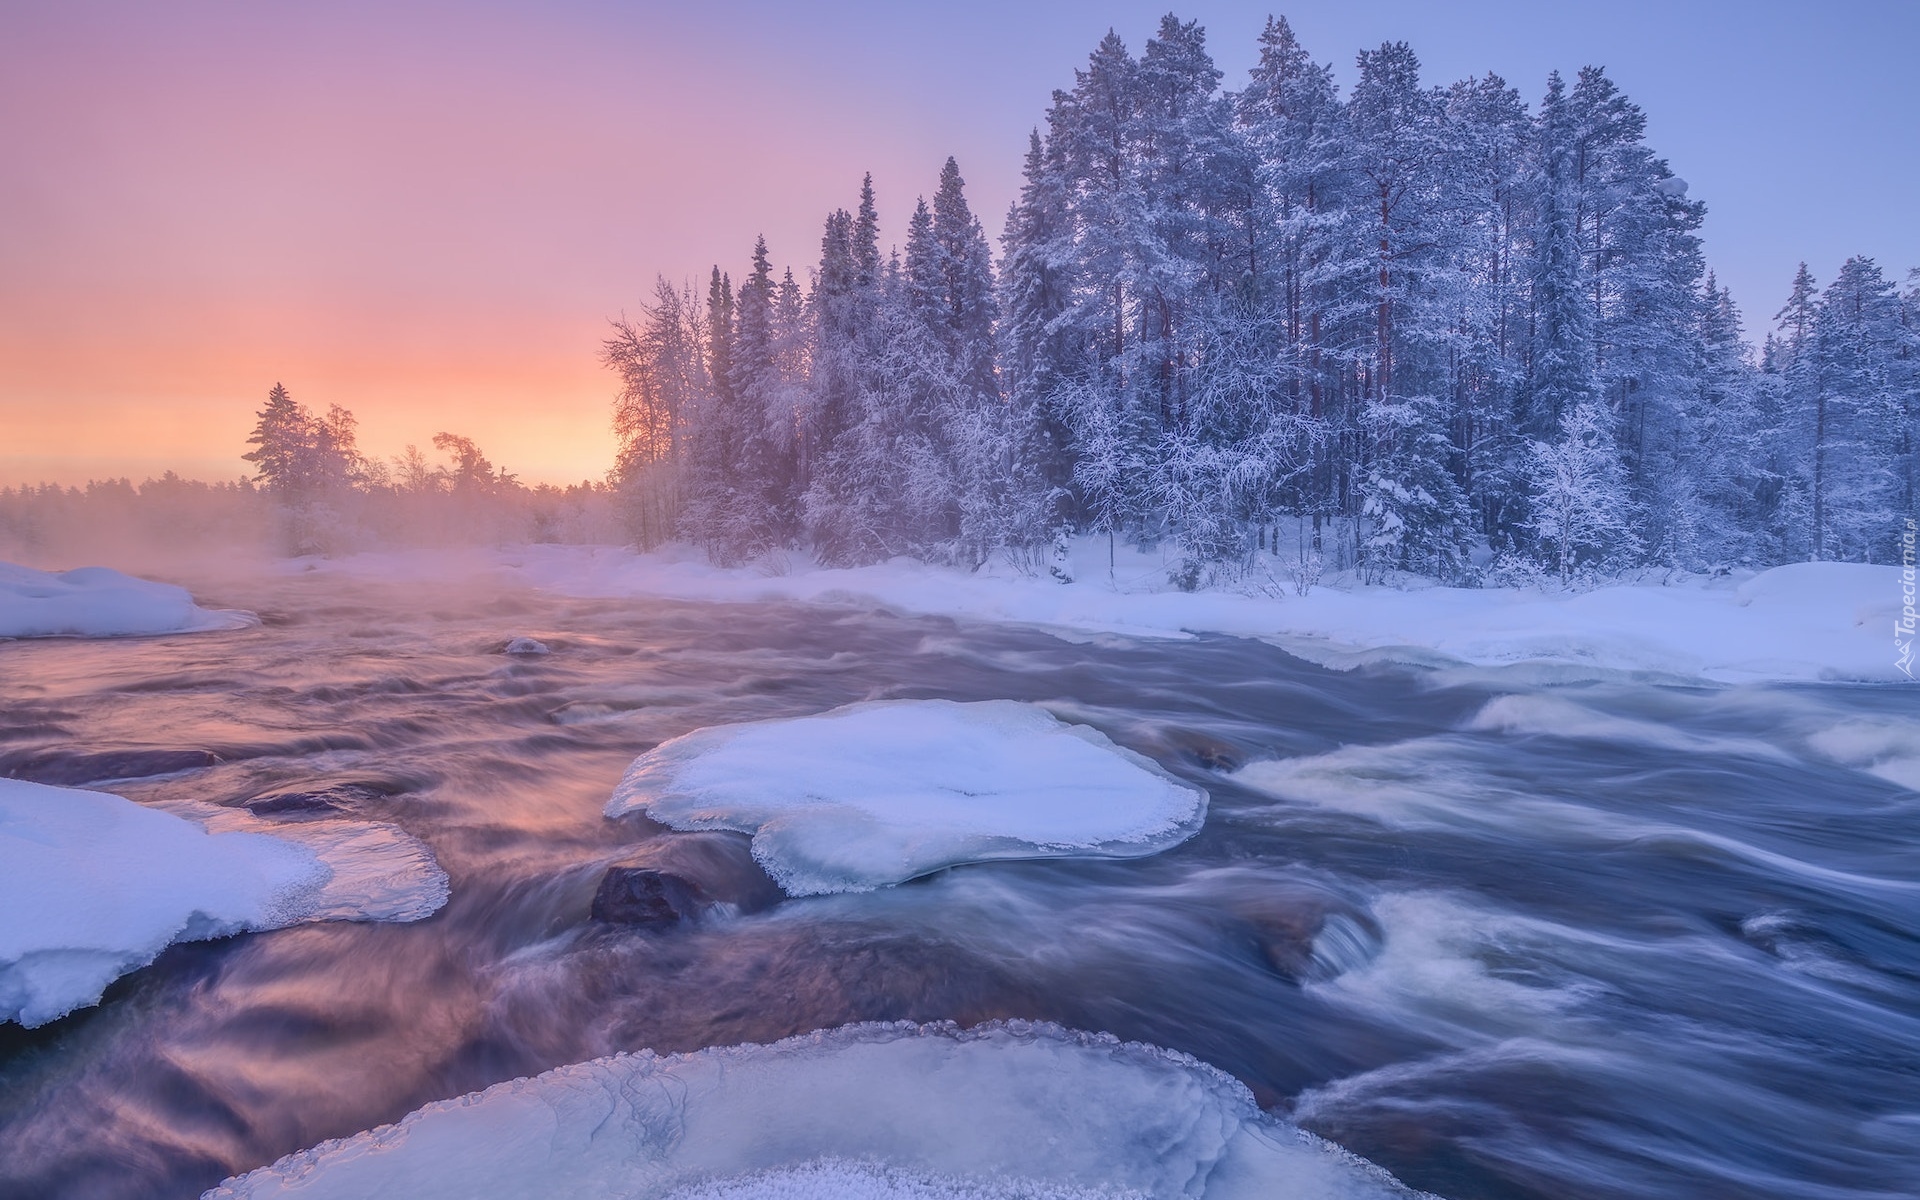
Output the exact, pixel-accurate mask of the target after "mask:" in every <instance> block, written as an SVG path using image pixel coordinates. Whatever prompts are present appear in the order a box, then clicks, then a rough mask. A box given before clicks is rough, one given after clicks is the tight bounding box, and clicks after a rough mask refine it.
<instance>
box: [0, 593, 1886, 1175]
mask: <svg viewBox="0 0 1920 1200" xmlns="http://www.w3.org/2000/svg"><path fill="white" fill-rule="evenodd" d="M197 590H198V591H199V592H200V593H201V596H202V600H203V602H205V603H214V604H225V605H233V606H238V607H245V608H250V609H254V610H256V611H258V612H260V613H261V615H262V617H263V624H262V625H261V626H260V627H258V628H255V629H250V630H245V631H242V632H239V633H233V634H212V635H191V636H180V637H168V638H153V639H141V640H125V641H40V642H20V643H13V644H0V774H5V773H10V774H16V775H19V776H21V777H24V778H35V779H40V780H42V781H44V782H52V783H62V784H69V785H75V786H98V787H104V788H106V789H107V790H112V791H116V792H119V793H120V794H123V795H126V796H128V797H130V798H132V799H135V800H139V801H144V802H173V801H179V800H188V799H191V800H201V801H210V802H215V803H225V804H235V803H241V802H245V801H248V800H250V799H254V798H257V797H260V796H263V795H273V794H275V793H285V792H287V791H289V790H293V791H300V792H305V793H309V794H311V793H313V792H314V791H316V790H322V789H326V788H328V787H331V788H332V790H331V791H329V792H326V794H325V795H324V796H323V797H322V798H323V799H324V800H325V802H326V803H328V804H330V805H332V806H333V810H334V811H337V812H339V813H344V814H349V815H352V816H356V817H364V818H370V819H377V820H382V821H390V822H394V823H397V824H399V825H401V826H403V827H404V828H405V829H407V830H408V831H410V832H411V833H413V834H415V835H416V836H418V837H419V838H421V839H423V840H424V841H425V842H427V843H428V844H429V845H430V846H431V847H432V849H433V852H434V853H435V855H436V856H437V857H438V859H439V861H440V863H441V865H442V866H443V867H444V868H445V869H446V871H447V873H448V875H449V877H450V879H451V886H452V899H451V901H450V902H449V903H448V905H447V907H446V908H445V909H444V910H443V911H442V912H440V913H439V914H438V915H436V916H435V917H433V918H431V919H429V920H426V921H423V922H420V923H418V924H413V925H382V924H352V923H330V924H316V925H307V926H302V927H298V928H293V929H287V930H282V931H277V932H272V933H265V934H251V935H246V936H242V937H236V938H229V939H224V940H221V941H217V942H210V943H197V944H189V945H182V946H176V947H174V948H173V949H171V950H169V951H168V952H166V953H165V954H164V955H163V956H162V957H161V959H160V960H159V961H158V962H156V963H155V964H154V965H153V966H151V967H149V968H147V969H145V970H143V971H140V972H137V973H135V974H134V975H132V976H130V977H128V978H127V979H124V980H122V981H121V982H120V983H119V984H116V985H115V987H114V988H113V989H112V990H111V991H109V993H108V995H107V998H106V1000H105V1002H104V1003H103V1004H101V1005H100V1006H99V1007H97V1008H93V1009H88V1010H84V1011H82V1012H79V1013H76V1014H74V1015H72V1016H70V1017H67V1018H65V1019H63V1020H61V1021H59V1022H56V1023H54V1024H53V1025H50V1026H46V1027H44V1028H41V1029H37V1030H32V1031H26V1030H22V1029H20V1028H19V1027H17V1026H12V1025H8V1026H0V1194H4V1195H5V1196H8V1197H36V1198H49V1200H50V1198H68V1197H71V1198H74V1200H79V1198H83V1197H84V1198H86V1200H119V1198H129V1200H130V1198H134V1197H188V1196H194V1195H197V1194H198V1193H199V1192H200V1191H201V1190H202V1189H204V1188H206V1187H209V1186H211V1185H213V1184H215V1183H217V1182H219V1181H220V1180H221V1179H222V1178H223V1177H225V1176H227V1175H229V1174H232V1173H236V1172H240V1171H244V1170H247V1169H250V1168H252V1167H255V1166H259V1165H261V1164H263V1163H267V1162H270V1161H272V1160H273V1159H275V1158H276V1157H278V1156H280V1155H282V1154H286V1153H288V1152H291V1151H294V1150H297V1149H300V1148H302V1147H305V1146H309V1145H312V1144H314V1143H316V1142H319V1141H321V1140H324V1139H327V1138H332V1137H341V1136H346V1135H349V1134H352V1133H354V1132H357V1131H359V1130H362V1129H366V1128H369V1127H372V1126H374V1125H378V1124H381V1123H384V1122H389V1121H393V1120H395V1119H397V1118H399V1117H400V1116H401V1115H403V1114H404V1113H406V1112H407V1111H409V1110H410V1109H412V1108H414V1107H416V1106H418V1105H420V1104H423V1103H425V1102H428V1101H431V1100H435V1099H439V1098H443V1097H448V1096H454V1095H459V1094H461V1093H463V1092H467V1091H470V1090H473V1089H478V1088H482V1087H485V1086H487V1085H489V1084H491V1083H494V1082H497V1081H500V1080H503V1079H510V1078H513V1077H515V1076H521V1075H529V1074H533V1073H536V1072H539V1071H543V1070H546V1069H548V1068H550V1067H554V1066H557V1065H560V1064H564V1063H570V1062H577V1061H580V1060H583V1059H588V1058H593V1057H596V1056H600V1055H605V1054H610V1053H613V1052H615V1051H619V1050H631V1049H638V1048H641V1047H649V1048H652V1049H655V1050H659V1051H662V1052H671V1051H683V1050H691V1049H696V1048H700V1047H705V1046H717V1045H728V1044H733V1043H740V1042H764V1041H770V1040H774V1039H777V1038H781V1037H784V1036H787V1035H790V1034H795V1033H799V1032H803V1031H807V1030H813V1029H820V1028H825V1027H829V1026H835V1025H840V1024H844V1023H847V1022H852V1021H863V1020H899V1019H911V1020H919V1021H931V1020H940V1019H952V1020H955V1021H958V1022H960V1023H962V1024H972V1023H975V1022H980V1021H985V1020H989V1019H994V1018H1015V1017H1018V1018H1033V1019H1042V1020H1047V1021H1053V1022H1058V1023H1060V1024H1063V1025H1066V1026H1070V1027H1076V1028H1082V1029H1090V1030H1104V1031H1109V1032H1111V1033H1114V1034H1117V1035H1119V1036H1121V1037H1123V1038H1127V1039H1137V1040H1141V1041H1147V1042H1152V1043H1155V1044H1158V1045H1162V1046H1168V1047H1172V1048H1175V1049H1178V1050H1182V1051H1186V1052H1188V1053H1191V1054H1193V1055H1195V1056H1197V1057H1199V1058H1201V1059H1203V1060H1205V1061H1207V1062H1209V1063H1212V1064H1214V1065H1216V1066H1218V1067H1220V1068H1222V1069H1224V1070H1226V1071H1228V1072H1230V1073H1231V1074H1233V1075H1234V1076H1236V1077H1238V1078H1239V1079H1241V1080H1242V1081H1243V1082H1245V1083H1246V1084H1247V1085H1248V1086H1249V1087H1250V1088H1252V1089H1253V1091H1254V1093H1255V1095H1256V1096H1257V1097H1258V1098H1259V1100H1260V1102H1261V1103H1262V1104H1263V1105H1266V1106H1268V1107H1269V1108H1272V1109H1273V1110H1275V1111H1276V1112H1278V1113H1280V1114H1282V1115H1285V1116H1288V1117H1289V1118H1290V1119H1292V1120H1295V1121H1297V1122H1298V1123H1299V1124H1301V1125H1303V1126H1305V1127H1306V1128H1308V1129H1310V1130H1313V1131H1314V1132H1316V1133H1319V1134H1321V1135H1323V1136H1325V1137H1328V1138H1331V1139H1333V1140H1334V1141H1337V1142H1339V1143H1340V1144H1342V1145H1344V1146H1346V1147H1347V1148H1349V1149H1351V1150H1352V1151H1354V1152H1355V1153H1358V1154H1360V1155H1363V1156H1365V1157H1367V1158H1369V1159H1372V1160H1373V1161H1375V1162H1377V1163H1379V1164H1381V1165H1382V1166H1384V1167H1386V1168H1388V1169H1389V1170H1391V1171H1393V1172H1394V1173H1395V1174H1396V1175H1398V1176H1399V1177H1400V1178H1401V1179H1402V1180H1404V1181H1405V1182H1407V1183H1408V1184H1410V1185H1413V1186H1415V1187H1419V1188H1423V1189H1428V1190H1431V1191H1433V1192H1436V1193H1438V1194H1440V1195H1443V1196H1448V1197H1454V1198H1455V1200H1466V1198H1468V1197H1475V1198H1508V1197H1511V1198H1519V1197H1542V1198H1545V1197H1554V1198H1573V1197H1596V1198H1597V1197H1642V1196H1651V1195H1660V1196H1742V1197H1781V1198H1793V1200H1808V1198H1817V1197H1836V1198H1837V1197H1894V1196H1913V1195H1915V1194H1916V1193H1917V1191H1920V793H1916V792H1915V791H1912V790H1908V789H1907V788H1904V787H1902V786H1899V784H1898V783H1896V782H1895V781H1894V778H1901V776H1900V775H1899V771H1900V770H1901V769H1902V768H1899V767H1898V765H1897V764H1896V766H1895V767H1894V768H1890V769H1887V770H1883V771H1882V775H1892V776H1894V778H1883V777H1881V776H1880V775H1875V774H1872V773H1869V772H1868V771H1866V770H1863V769H1860V766H1861V765H1862V764H1863V763H1865V764H1869V765H1870V761H1882V760H1889V761H1890V760H1892V759H1893V758H1896V757H1897V751H1898V750H1899V748H1900V747H1902V746H1907V747H1913V750H1912V753H1914V754H1915V755H1920V693H1913V692H1909V691H1902V690H1899V689H1895V688H1875V687H1856V686H1844V685H1832V686H1817V687H1816V686H1801V687H1747V688H1719V687H1699V688H1693V687H1685V686H1676V685H1671V684H1669V685H1655V684H1651V683H1644V682H1633V681H1628V680H1623V679H1614V680H1611V681H1587V682H1560V683H1557V684H1552V685H1549V684H1546V683H1543V682H1540V681H1539V680H1537V679H1531V680H1530V679H1528V678H1527V677H1526V676H1524V675H1521V674H1517V673H1514V672H1508V673H1506V674H1501V673H1497V672H1445V671H1434V670H1412V669H1407V670H1389V669H1367V670H1361V671H1354V672H1348V673H1341V672H1335V671H1329V670H1325V669H1322V668H1319V667H1315V666H1312V665H1310V664H1308V663H1305V662H1303V661H1301V660H1299V659H1296V658H1293V657H1290V656H1289V655H1287V654H1285V653H1283V652H1282V651H1280V650H1278V649H1275V648H1272V647H1269V646H1266V645H1263V644H1260V643H1257V642H1250V641H1245V640H1239V639H1233V638H1225V637H1198V638H1194V639H1191V640H1180V641H1176V640H1162V641H1149V640H1130V639H1122V638H1117V637H1094V638H1091V639H1076V640H1068V639H1064V638H1061V637H1056V636H1052V635H1050V634H1048V633H1046V632H1042V631H1038V630H1030V629H1022V628H1015V627H1005V626H993V625H984V624H966V623H954V622H951V621H946V620H938V619H927V618H908V617H901V616H897V615H892V614H889V613H885V612H876V611H869V610H867V609H864V608H862V607H860V606H857V605H848V606H846V607H840V608H835V607H819V606H815V607H802V606H786V605H745V604H742V605H699V604H685V603H670V602H661V601H652V600H617V601H616V600H579V599H565V598H559V597H554V596H549V595H544V594H540V593H535V592H531V591H513V590H508V591H501V590H498V589H495V588H491V587H482V586H479V585H477V584H475V585H465V586H463V585H456V584H448V585H445V586H442V587H437V588H428V587H426V586H425V585H421V584H417V583H415V584H394V583H388V584H383V583H370V582H367V581H364V580H352V579H348V578H344V577H341V576H337V575H333V574H330V573H328V572H313V573H308V574H304V575H303V574H276V575H262V576H257V577H242V576H239V575H232V576H225V577H221V578H219V579H214V580H211V581H203V582H201V583H200V584H199V586H198V587H197ZM516 635H528V636H533V637H537V638H540V639H541V640H543V641H544V642H546V643H547V644H548V645H549V647H550V648H551V650H552V652H551V653H549V654H547V655H544V656H537V657H535V656H507V655H503V654H502V653H501V652H500V651H501V648H502V646H503V644H504V643H505V642H506V641H507V640H508V639H509V638H510V637H513V636H516ZM921 697H943V698H949V699H955V700H979V699H996V698H1006V699H1015V700H1025V701H1031V702H1035V703H1039V704H1041V705H1044V706H1046V707H1047V708H1049V709H1050V710H1052V711H1053V712H1054V713H1055V714H1056V715H1058V716H1060V717H1062V718H1065V719H1069V720H1073V721H1077V722H1081V723H1085V724H1089V725H1092V726H1095V727H1096V728H1098V729H1100V730H1101V731H1103V732H1105V733H1106V734H1107V735H1108V736H1109V737H1111V738H1113V739H1114V740H1115V741H1116V742H1118V743H1120V744H1122V745H1125V746H1128V747H1130V748H1132V749H1134V750H1137V751H1139V752H1141V753H1143V754H1146V755H1148V756H1150V757H1152V758H1153V759H1155V760H1157V761H1158V762H1159V763H1161V764H1162V765H1163V766H1165V767H1166V768H1167V769H1168V770H1170V771H1173V772H1175V773H1176V774H1178V775H1179V776H1181V777H1182V778H1184V779H1187V780H1189V781H1191V782H1193V783H1196V784H1198V785H1200V786H1202V787H1204V788H1205V789H1206V790H1207V791H1208V792H1209V794H1210V795H1211V808H1210V813H1209V818H1208V821H1207V824H1206V827H1205V828H1204V829H1203V830H1202V831H1201V833H1200V834H1199V835H1198V836H1196V837H1194V838H1193V839H1192V840H1190V841H1188V842H1186V843H1185V844H1183V845H1181V846H1179V847H1177V848H1175V849H1173V850H1170V851H1167V852H1164V853H1162V854H1159V855H1156V856H1153V857H1150V858H1145V859H1139V860H1129V861H1075V860H1056V861H1042V862H1006V863H992V864H979V865H972V866H962V867H958V868H953V869H951V870H947V871H944V872H941V873H938V874H936V875H934V876H932V877H929V878H926V879H922V880H918V881H915V882H912V883H909V884H906V885H903V886H900V887H896V888H891V889H885V890H882V891H879V892H874V893H867V894H857V895H845V896H829V897H818V898H809V899H803V900H787V901H785V902H779V900H780V897H779V895H778V892H777V889H773V888H772V887H771V885H770V883H769V881H767V880H765V879H764V877H761V876H759V875H758V874H757V872H756V870H755V869H754V868H753V866H752V864H751V860H750V859H749V858H748V857H747V855H746V852H745V849H744V846H745V838H744V837H743V836H741V835H733V834H724V833H704V834H685V833H676V832H673V831H671V830H667V829H665V828H663V827H661V826H658V825H654V824H651V823H649V822H647V821H646V820H644V819H643V818H639V817H627V818H623V819H620V820H618V821H612V820H608V819H606V818H605V817H603V816H602V815H601V810H602V808H603V806H604V805H605V803H606V800H607V798H608V795H609V793H610V792H611V790H612V788H613V786H614V784H615V782H616V781H617V780H618V779H619V777H620V775H621V773H622V771H623V770H624V768H625V767H626V765H627V764H628V763H629V762H630V761H631V760H632V759H633V757H634V756H635V755H636V754H638V753H641V752H642V751H644V750H646V749H648V748H649V747H651V746H653V745H655V744H656V743H658V742H659V741H661V740H663V739H666V738H668V737H672V736H675V735H677V734H680V733H684V732H687V731H689V730H692V729H695V728H699V727H701V726H705V725H712V724H716V723H722V722H732V721H741V720H750V719H761V718H771V717H782V716H798V715H804V714H809V713H815V712H819V711H822V710H825V709H828V708H831V707H834V706H837V705H841V704H845V703H850V702H853V701H859V700H871V699H884V698H921ZM1863 746H1864V749H1863V748H1862V747H1863ZM1876 747H1878V749H1876ZM1850 763H1851V764H1852V765H1849V764H1850ZM1248 764H1268V765H1255V766H1252V767H1248ZM1276 764H1277V765H1276ZM1907 782H1910V783H1912V782H1920V773H1916V776H1915V777H1911V778H1907ZM260 807H261V808H262V810H263V811H264V812H266V813H267V814H268V816H269V817H270V819H273V820H276V821H301V820H313V819H325V815H324V814H321V815H319V816H316V815H315V813H314V812H313V811H311V808H310V806H309V807H306V808H303V807H301V806H299V805H297V804H296V805H293V806H291V807H284V808H282V810H281V811H279V812H277V813H275V812H273V811H272V810H273V809H274V807H275V806H274V805H272V804H267V805H262V806H260ZM614 864H654V865H663V866H667V867H669V868H672V869H675V870H678V871H682V872H685V873H688V874H692V875H695V876H698V877H699V878H701V879H702V880H703V882H704V883H705V884H706V885H707V886H708V887H710V888H711V889H713V890H715V891H716V892H720V893H725V895H724V897H723V898H725V899H727V900H729V901H730V902H732V904H733V906H734V909H736V910H737V915H733V916H729V917H726V918H724V919H717V920H711V921H705V922H701V923H698V924H695V925H692V926H689V927H686V928H682V929H676V930H671V931H667V932H659V931H646V930H639V929H633V928H628V927H622V926H614V925H603V924H596V923H594V922H593V921H591V920H590V919H589V916H588V910H589V905H590V903H591V899H592V896H593V893H594V890H595V887H596V885H597V884H598V882H599V879H600V877H601V876H602V874H603V873H604V872H605V870H606V868H607V867H608V866H610V865H614Z"/></svg>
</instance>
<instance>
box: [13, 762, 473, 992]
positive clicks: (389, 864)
mask: <svg viewBox="0 0 1920 1200" xmlns="http://www.w3.org/2000/svg"><path fill="white" fill-rule="evenodd" d="M207 819H208V824H207V825H205V826H203V824H202V823H199V822H196V821H193V820H189V819H186V818H185V817H182V816H177V815H175V814H173V813H170V812H163V811H161V810H159V809H156V808H149V807H146V806H143V805H139V804H135V803H133V802H132V801H131V800H126V799H123V798H122V797H119V796H115V795H111V794H108V793H106V792H94V791H86V790H82V789H78V788H63V787H49V786H46V785H44V784H38V783H27V782H25V781H23V780H17V779H0V1021H18V1022H20V1023H21V1024H23V1025H26V1026H29V1027H31V1026H35V1025H43V1024H45V1023H46V1022H48V1021H51V1020H54V1019H55V1018H57V1017H61V1016H64V1015H65V1014H67V1013H69V1012H72V1011H73V1010H74V1009H76V1008H84V1007H86V1006H87V1005H90V1004H95V1003H98V1002H99V1000H100V995H101V993H102V992H104V991H105V990H106V987H107V985H108V984H110V983H112V982H113V981H114V980H115V979H117V978H119V977H120V976H122V975H124V974H126V973H127V972H129V971H132V970H136V969H138V968H139V967H143V966H145V965H146V964H147V963H150V962H152V961H153V959H154V957H155V956H156V955H158V954H159V953H160V951H162V950H164V949H165V948H166V947H167V946H169V945H171V944H172V943H174V942H182V941H195V940H198V939H202V938H213V937H221V936H224V935H226V934H230V933H239V932H242V931H244V930H258V929H278V928H281V927H282V926H286V925H293V924H298V923H300V922H303V921H314V920H328V919H358V920H386V921H415V920H419V919H420V918H422V917H425V916H427V915H428V914H430V913H433V912H435V911H437V910H438V909H439V908H440V906H441V905H443V904H445V903H446V899H447V877H446V875H445V874H444V873H443V872H442V871H441V870H440V868H439V866H438V865H437V864H435V863H434V861H433V857H432V855H431V854H430V853H429V852H428V851H427V849H426V847H425V846H424V845H423V844H421V843H420V842H419V841H418V840H416V839H414V838H412V837H409V836H408V835H406V834H404V833H402V832H400V831H399V830H398V829H396V828H394V827H392V826H390V825H374V824H367V823H364V822H347V821H314V822H303V823H301V824H299V825H286V826H276V827H275V829H274V832H273V833H271V834H268V833H261V832H253V831H251V830H250V829H249V828H247V827H246V826H247V825H248V823H249V821H250V818H249V817H247V816H246V815H244V814H240V813H230V812H225V811H222V810H213V811H210V812H209V813H208V814H207ZM253 825H254V826H256V827H257V826H258V825H259V823H258V822H253ZM223 827H224V828H223Z"/></svg>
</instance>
